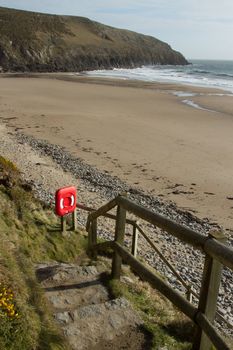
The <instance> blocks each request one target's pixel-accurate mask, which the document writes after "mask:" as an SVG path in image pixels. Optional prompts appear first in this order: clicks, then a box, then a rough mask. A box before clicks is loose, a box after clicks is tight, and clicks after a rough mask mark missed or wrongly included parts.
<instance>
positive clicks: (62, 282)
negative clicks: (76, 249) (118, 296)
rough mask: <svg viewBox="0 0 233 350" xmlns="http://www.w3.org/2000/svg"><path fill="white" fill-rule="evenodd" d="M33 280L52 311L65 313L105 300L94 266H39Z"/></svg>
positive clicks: (99, 275) (103, 289) (105, 294)
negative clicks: (38, 281)
mask: <svg viewBox="0 0 233 350" xmlns="http://www.w3.org/2000/svg"><path fill="white" fill-rule="evenodd" d="M37 276H38V279H39V280H40V281H41V285H42V286H43V287H44V290H45V294H46V296H47V298H48V300H49V301H50V302H51V304H52V306H53V308H54V310H55V311H56V312H58V311H66V310H69V311H70V310H72V309H75V308H77V307H78V306H80V305H82V306H85V305H89V304H90V305H92V304H99V303H103V302H105V301H107V300H108V299H109V294H108V290H107V289H106V287H105V286H104V285H103V283H102V281H101V279H102V278H101V274H100V273H99V272H98V271H97V269H96V267H95V266H76V265H71V264H59V265H58V264H55V265H46V266H39V267H38V268H37Z"/></svg>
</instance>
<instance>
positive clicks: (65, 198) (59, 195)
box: [55, 186, 77, 216]
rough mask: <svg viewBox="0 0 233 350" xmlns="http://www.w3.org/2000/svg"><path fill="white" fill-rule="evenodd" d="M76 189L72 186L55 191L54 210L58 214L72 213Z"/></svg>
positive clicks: (74, 206) (74, 205)
mask: <svg viewBox="0 0 233 350" xmlns="http://www.w3.org/2000/svg"><path fill="white" fill-rule="evenodd" d="M76 202H77V191H76V188H75V187H73V186H70V187H63V188H60V189H59V190H57V191H56V195H55V212H56V214H57V215H58V216H64V215H66V214H69V213H72V212H73V211H74V210H75V208H76Z"/></svg>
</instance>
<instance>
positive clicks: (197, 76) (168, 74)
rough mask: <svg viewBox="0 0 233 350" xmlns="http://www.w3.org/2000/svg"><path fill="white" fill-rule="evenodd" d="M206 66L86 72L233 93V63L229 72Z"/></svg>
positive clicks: (94, 74) (93, 74)
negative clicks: (216, 89)
mask: <svg viewBox="0 0 233 350" xmlns="http://www.w3.org/2000/svg"><path fill="white" fill-rule="evenodd" d="M204 68H205V67H203V66H202V67H200V65H199V66H198V65H196V64H194V65H191V66H147V67H146V66H144V67H141V68H133V69H123V68H120V69H119V68H115V69H113V70H98V71H92V72H86V74H87V75H90V76H97V77H98V76H99V77H110V78H118V79H127V80H128V79H130V80H140V81H148V82H167V83H178V84H188V85H195V86H202V87H203V86H205V87H214V88H219V89H223V90H227V91H230V92H232V93H233V63H232V68H231V67H230V68H231V69H232V71H231V69H229V72H226V71H223V69H220V68H221V67H220V68H219V71H217V69H216V71H215V72H214V71H213V69H208V68H209V67H208V66H207V67H206V69H204ZM210 68H211V67H210Z"/></svg>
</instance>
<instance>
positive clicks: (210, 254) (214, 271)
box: [87, 195, 233, 350]
mask: <svg viewBox="0 0 233 350" xmlns="http://www.w3.org/2000/svg"><path fill="white" fill-rule="evenodd" d="M115 206H117V216H116V217H115V219H116V227H115V240H114V241H111V242H106V243H101V244H97V218H98V217H99V216H101V215H106V214H107V212H108V211H109V210H111V209H112V208H114V207H115ZM127 211H130V212H132V213H133V214H134V215H136V216H138V217H140V218H141V219H144V220H146V221H147V222H150V223H151V224H152V225H154V226H157V227H160V228H161V229H163V230H165V231H167V232H168V233H170V234H171V235H173V236H175V237H177V238H179V239H180V240H181V241H183V242H185V243H188V244H190V245H192V246H193V247H194V248H196V249H199V250H202V251H203V252H204V253H205V265H204V271H203V277H202V286H201V292H200V297H199V304H198V308H196V307H194V305H192V304H191V303H190V302H189V301H187V300H186V299H185V298H184V297H183V296H182V295H181V294H180V293H178V292H177V291H175V290H174V289H173V288H172V287H171V286H170V285H168V284H167V283H166V282H164V281H163V280H162V279H161V278H160V277H159V276H157V275H155V274H154V273H153V272H152V271H151V270H149V269H148V268H147V267H145V265H143V264H142V263H141V262H139V261H138V260H137V259H136V257H135V256H136V248H135V244H133V249H132V251H133V254H135V256H134V255H132V254H130V253H129V252H128V251H127V250H126V249H125V248H123V242H124V234H125V224H126V222H127V219H126V212H127ZM110 215H112V214H110ZM131 224H132V225H133V227H134V235H133V237H134V240H135V241H136V239H137V232H136V231H137V230H138V231H139V232H140V233H141V234H142V235H143V236H144V238H145V239H146V240H147V242H148V243H149V244H150V245H151V246H152V247H153V248H154V249H155V251H156V252H157V253H158V254H159V255H160V257H162V259H163V261H164V262H165V263H166V264H167V265H168V267H170V269H171V270H172V272H173V273H174V274H175V275H176V277H177V278H178V279H179V280H180V281H181V283H182V284H183V285H184V286H185V287H186V288H189V286H187V284H186V282H185V281H184V280H183V279H182V278H181V277H180V276H179V274H178V273H177V272H176V270H175V269H174V267H173V266H172V265H171V264H170V263H169V262H168V261H167V260H166V259H165V258H164V257H163V256H162V254H161V253H160V251H159V249H157V247H156V246H155V245H154V244H153V242H152V241H151V240H150V239H149V237H147V235H146V234H145V233H144V231H143V230H142V229H141V228H140V226H139V225H138V224H137V223H136V222H135V221H133V220H132V222H131ZM87 227H88V233H89V235H88V237H89V248H90V250H91V251H93V250H95V251H98V250H99V249H105V248H106V247H111V248H112V249H113V251H114V254H113V262H112V276H113V278H116V279H119V278H120V272H121V262H122V260H124V261H125V262H127V263H128V264H129V265H130V266H131V267H132V268H133V269H134V270H135V272H136V273H137V274H138V275H139V276H140V277H141V278H142V279H143V280H146V281H148V282H149V283H150V284H151V285H152V286H153V287H154V288H156V289H157V290H158V291H159V292H161V293H162V294H163V295H164V296H165V297H167V298H168V299H169V300H170V301H171V302H172V303H173V304H174V305H176V306H177V307H178V308H179V309H180V310H181V311H182V312H183V313H184V314H186V315H187V316H188V317H189V318H190V319H191V320H193V321H194V322H195V323H196V335H195V338H194V342H193V350H207V349H208V350H209V349H210V348H211V342H212V344H214V345H215V346H216V348H217V349H218V350H230V349H229V347H228V346H227V344H226V343H225V342H224V340H223V338H222V337H221V336H220V335H219V334H218V332H217V331H216V329H215V328H214V326H213V325H212V323H213V320H214V314H215V308H216V305H217V295H218V290H219V284H220V278H221V269H222V266H221V264H223V265H225V266H227V267H229V268H230V269H232V270H233V249H232V248H230V247H227V246H226V245H225V244H223V243H221V240H223V241H224V239H226V237H225V236H224V234H223V233H222V232H209V235H208V236H205V235H202V234H200V233H198V232H196V231H194V230H192V229H190V228H188V227H185V226H182V225H180V224H177V223H176V222H174V221H173V220H170V219H168V218H166V217H163V216H161V215H159V214H157V213H155V212H153V211H152V210H150V209H147V208H144V207H142V206H140V205H138V204H136V203H134V202H132V201H131V200H129V199H128V198H126V197H125V196H124V195H120V196H118V197H116V198H115V199H113V200H111V201H110V202H108V203H107V204H105V205H103V206H102V207H101V208H99V209H98V210H96V211H94V212H91V213H90V214H89V215H88V220H87ZM134 243H135V242H134ZM193 294H194V293H193Z"/></svg>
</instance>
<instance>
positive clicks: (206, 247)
mask: <svg viewBox="0 0 233 350" xmlns="http://www.w3.org/2000/svg"><path fill="white" fill-rule="evenodd" d="M116 202H117V204H119V205H122V206H123V208H125V209H126V210H128V211H130V212H132V213H133V214H135V215H137V216H138V217H140V218H141V219H144V220H146V221H148V222H150V223H151V224H152V225H155V226H157V227H160V228H161V229H163V230H165V231H167V232H168V233H170V234H171V235H173V236H175V237H177V238H179V239H180V240H181V241H183V242H185V243H188V244H190V245H192V246H193V247H194V248H197V249H199V250H202V251H204V252H205V253H207V254H209V255H210V256H211V257H212V258H214V259H216V260H218V261H219V262H221V263H222V264H223V265H225V266H227V267H229V268H230V269H231V270H233V249H232V248H230V247H227V246H226V245H225V244H222V243H220V242H218V241H217V240H216V239H215V238H213V237H208V236H204V235H202V234H200V233H198V232H196V231H194V230H192V229H190V228H188V227H185V226H182V225H180V224H177V223H176V222H174V221H173V220H170V219H168V218H166V217H164V216H162V215H159V214H157V213H154V212H153V211H152V210H150V209H147V208H144V207H142V206H141V205H138V204H136V203H134V202H132V201H131V200H129V199H128V198H124V197H121V196H119V197H117V198H116Z"/></svg>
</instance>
